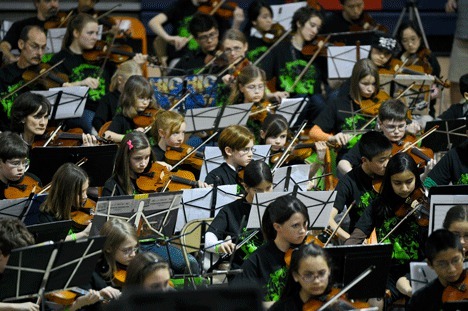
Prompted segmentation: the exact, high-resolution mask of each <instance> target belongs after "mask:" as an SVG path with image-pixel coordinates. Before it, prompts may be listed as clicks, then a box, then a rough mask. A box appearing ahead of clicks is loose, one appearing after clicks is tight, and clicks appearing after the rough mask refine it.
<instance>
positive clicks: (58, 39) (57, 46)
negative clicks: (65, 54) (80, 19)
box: [45, 28, 67, 54]
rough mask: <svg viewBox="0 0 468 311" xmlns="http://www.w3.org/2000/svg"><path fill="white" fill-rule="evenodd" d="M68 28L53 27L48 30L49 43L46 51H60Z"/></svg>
mask: <svg viewBox="0 0 468 311" xmlns="http://www.w3.org/2000/svg"><path fill="white" fill-rule="evenodd" d="M66 32H67V28H51V29H49V30H47V45H46V50H45V53H53V54H55V53H58V52H60V50H61V49H62V42H63V37H64V36H65V33H66Z"/></svg>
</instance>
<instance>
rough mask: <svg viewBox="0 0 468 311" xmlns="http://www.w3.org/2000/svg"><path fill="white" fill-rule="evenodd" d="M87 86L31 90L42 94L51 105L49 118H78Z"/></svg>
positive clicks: (81, 113)
mask: <svg viewBox="0 0 468 311" xmlns="http://www.w3.org/2000/svg"><path fill="white" fill-rule="evenodd" d="M88 91H89V88H88V87H83V86H72V87H58V88H53V89H50V90H48V91H32V92H31V93H35V94H40V95H43V96H44V97H45V98H47V99H48V100H49V102H50V104H51V106H52V110H51V113H50V116H49V120H62V119H69V118H80V117H81V116H82V115H83V111H84V108H85V104H86V98H87V95H88Z"/></svg>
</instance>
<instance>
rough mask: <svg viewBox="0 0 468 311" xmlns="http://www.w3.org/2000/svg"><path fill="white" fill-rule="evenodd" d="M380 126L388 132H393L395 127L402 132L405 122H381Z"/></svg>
mask: <svg viewBox="0 0 468 311" xmlns="http://www.w3.org/2000/svg"><path fill="white" fill-rule="evenodd" d="M382 127H384V128H385V129H386V130H387V131H389V132H395V131H396V130H397V129H398V131H400V132H402V131H404V130H405V128H406V123H405V124H399V125H385V124H383V123H382Z"/></svg>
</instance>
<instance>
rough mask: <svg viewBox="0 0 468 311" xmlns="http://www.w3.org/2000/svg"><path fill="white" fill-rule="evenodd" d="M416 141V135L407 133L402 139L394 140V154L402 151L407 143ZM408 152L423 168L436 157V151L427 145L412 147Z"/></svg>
mask: <svg viewBox="0 0 468 311" xmlns="http://www.w3.org/2000/svg"><path fill="white" fill-rule="evenodd" d="M414 142H416V137H414V136H412V135H406V136H405V137H404V138H403V139H402V140H400V141H398V142H392V155H394V154H396V153H398V152H402V151H403V150H404V149H405V146H406V145H407V144H412V143H414ZM408 151H409V152H408V154H409V155H410V156H411V157H412V158H413V160H414V161H415V162H416V164H417V165H418V167H419V168H423V167H425V166H426V165H427V163H429V161H431V160H432V159H434V152H433V151H432V149H429V148H425V147H411V148H409V149H408Z"/></svg>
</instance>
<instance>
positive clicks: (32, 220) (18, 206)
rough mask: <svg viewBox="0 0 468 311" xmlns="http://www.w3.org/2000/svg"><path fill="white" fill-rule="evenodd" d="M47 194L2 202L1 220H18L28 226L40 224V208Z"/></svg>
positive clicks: (0, 201)
mask: <svg viewBox="0 0 468 311" xmlns="http://www.w3.org/2000/svg"><path fill="white" fill-rule="evenodd" d="M46 198H47V194H41V195H32V194H31V196H30V197H29V198H22V199H14V200H0V218H18V219H19V220H21V221H22V222H23V223H24V224H26V225H34V224H37V223H38V222H39V207H40V206H41V204H42V203H43V202H44V200H45V199H46Z"/></svg>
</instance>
